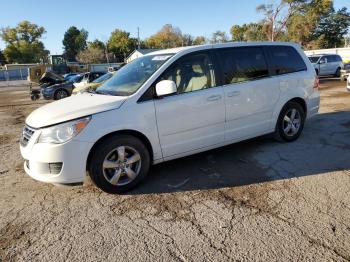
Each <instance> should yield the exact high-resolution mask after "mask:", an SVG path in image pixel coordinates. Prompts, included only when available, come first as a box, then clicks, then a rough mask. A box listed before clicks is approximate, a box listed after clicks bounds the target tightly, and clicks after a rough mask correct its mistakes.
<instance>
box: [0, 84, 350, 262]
mask: <svg viewBox="0 0 350 262" xmlns="http://www.w3.org/2000/svg"><path fill="white" fill-rule="evenodd" d="M42 103H45V102H44V101H43V100H39V102H38V101H37V102H31V101H30V100H29V96H28V93H27V90H26V88H25V87H19V86H18V87H1V88H0V126H1V129H0V150H1V151H0V154H1V156H0V159H1V165H0V261H29V260H30V261H52V260H55V261H116V260H119V261H125V260H130V261H140V260H142V261H203V260H205V261H208V260H210V261H228V260H239V261H250V260H255V261H266V260H269V261H281V260H283V261H285V260H290V261H296V260H308V261H349V260H350V197H349V189H350V92H347V91H346V90H345V82H340V81H339V80H334V79H329V80H325V79H324V80H323V81H322V85H321V110H320V114H319V115H318V116H316V117H315V118H313V119H312V120H311V121H309V122H308V123H307V124H306V126H305V129H304V133H303V135H302V136H301V138H300V139H299V140H298V141H296V142H294V143H289V144H283V143H278V142H275V141H273V140H272V139H271V138H270V137H268V136H265V137H260V138H257V139H252V140H249V141H245V142H241V143H238V144H234V145H231V146H227V147H224V148H220V149H216V150H212V151H209V152H205V153H201V154H197V155H194V156H190V157H186V158H183V159H178V160H174V161H171V162H167V163H163V164H160V165H157V166H154V167H153V168H152V170H151V173H150V175H149V176H148V178H147V179H146V181H145V182H144V183H143V184H141V185H140V187H138V188H137V189H135V190H133V191H132V192H130V193H128V194H125V195H122V196H118V195H108V194H105V193H103V192H101V191H99V190H98V189H96V188H95V187H94V186H92V185H91V182H90V181H89V180H87V182H86V183H85V184H84V185H83V186H75V187H57V186H53V185H49V184H44V183H40V182H36V181H34V180H33V179H31V178H30V177H29V176H27V175H26V174H25V173H24V171H23V160H22V159H21V156H20V153H19V146H18V142H19V134H20V131H21V128H22V127H23V124H24V119H25V117H26V116H27V115H28V114H29V113H30V112H31V111H32V110H33V109H35V108H36V107H38V106H39V105H40V104H42Z"/></svg>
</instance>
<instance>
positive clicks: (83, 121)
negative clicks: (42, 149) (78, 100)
mask: <svg viewBox="0 0 350 262" xmlns="http://www.w3.org/2000/svg"><path fill="white" fill-rule="evenodd" d="M90 120H91V116H89V117H84V118H80V119H77V120H73V121H70V122H67V123H63V124H59V125H56V126H52V127H48V128H44V129H42V130H41V134H40V136H39V140H38V143H53V144H62V143H64V142H67V141H68V140H70V139H72V138H73V137H75V136H76V135H78V134H79V133H80V132H81V131H82V130H83V129H84V128H85V127H86V126H87V124H88V123H89V122H90Z"/></svg>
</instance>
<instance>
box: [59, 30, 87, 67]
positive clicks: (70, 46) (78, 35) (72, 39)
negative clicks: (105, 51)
mask: <svg viewBox="0 0 350 262" xmlns="http://www.w3.org/2000/svg"><path fill="white" fill-rule="evenodd" d="M88 35H89V33H88V32H87V31H86V30H85V29H81V30H79V29H78V28H76V27H75V26H71V27H69V28H68V30H67V31H66V32H65V33H64V37H63V41H62V43H63V47H64V54H65V56H66V58H67V60H68V61H75V58H76V56H77V54H78V53H79V51H82V50H84V49H85V48H86V46H87V43H86V40H87V38H88Z"/></svg>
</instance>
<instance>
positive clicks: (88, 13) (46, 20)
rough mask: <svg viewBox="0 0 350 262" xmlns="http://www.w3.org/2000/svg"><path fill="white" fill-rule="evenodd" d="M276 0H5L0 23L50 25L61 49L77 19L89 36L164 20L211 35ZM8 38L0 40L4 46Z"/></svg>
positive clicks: (146, 27)
mask: <svg viewBox="0 0 350 262" xmlns="http://www.w3.org/2000/svg"><path fill="white" fill-rule="evenodd" d="M264 3H271V0H243V1H242V0H171V1H165V0H163V1H161V0H128V1H125V0H123V1H121V0H119V1H117V0H114V1H112V0H109V1H107V0H100V1H96V0H95V1H92V0H59V1H57V0H55V1H53V0H5V1H3V2H2V3H1V15H0V28H2V27H7V26H11V27H14V26H16V24H17V23H18V22H20V21H22V20H28V21H30V22H32V23H36V24H38V25H40V26H43V27H45V29H46V31H47V33H46V34H45V35H44V36H43V38H42V41H43V42H44V44H45V47H46V49H48V50H50V52H51V54H61V53H62V52H63V49H62V39H63V35H64V32H65V31H66V30H67V29H68V28H69V27H70V26H72V25H74V26H76V27H78V28H79V29H80V28H84V29H86V30H87V31H88V32H89V38H88V40H89V41H92V40H94V39H96V38H98V39H100V40H102V41H107V40H108V38H109V36H110V33H111V32H112V31H113V30H114V29H116V28H119V29H123V30H125V31H128V32H130V33H131V36H133V37H136V36H137V27H139V28H140V38H141V39H144V38H146V37H149V36H150V35H152V34H154V33H156V32H157V31H159V30H160V29H161V27H162V26H163V25H164V24H172V25H173V26H177V27H179V28H180V29H181V31H182V32H183V33H188V34H191V35H194V36H198V35H204V36H206V37H210V36H211V33H212V32H214V31H216V30H221V31H226V32H227V34H228V35H229V32H230V28H231V26H232V25H233V24H239V25H241V24H244V23H249V22H256V21H259V20H261V19H262V16H261V15H260V14H258V13H257V12H256V10H255V8H256V6H258V5H259V4H264ZM334 6H335V8H336V9H339V8H341V7H343V6H345V7H347V8H348V9H350V0H334ZM4 47H5V44H4V43H3V42H2V41H1V40H0V49H4Z"/></svg>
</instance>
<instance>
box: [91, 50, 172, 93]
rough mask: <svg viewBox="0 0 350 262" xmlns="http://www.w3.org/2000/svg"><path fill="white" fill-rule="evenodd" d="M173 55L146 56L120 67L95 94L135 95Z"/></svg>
mask: <svg viewBox="0 0 350 262" xmlns="http://www.w3.org/2000/svg"><path fill="white" fill-rule="evenodd" d="M173 55H174V54H161V55H146V56H142V57H140V58H138V59H135V60H134V61H132V62H131V63H129V64H127V65H125V66H124V67H122V68H121V69H120V70H119V71H118V72H116V73H115V74H114V76H113V77H112V78H111V79H110V80H108V81H107V82H105V83H104V84H102V85H101V86H100V87H99V88H97V90H96V93H100V94H108V95H114V96H129V95H131V94H133V93H135V92H136V91H137V90H138V89H139V88H140V87H141V86H142V85H143V84H144V83H145V82H146V80H147V79H148V78H150V77H151V75H153V73H154V72H156V71H157V70H158V68H160V67H161V66H162V65H163V64H164V63H165V62H166V61H167V60H168V59H169V58H170V57H172V56H173Z"/></svg>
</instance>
